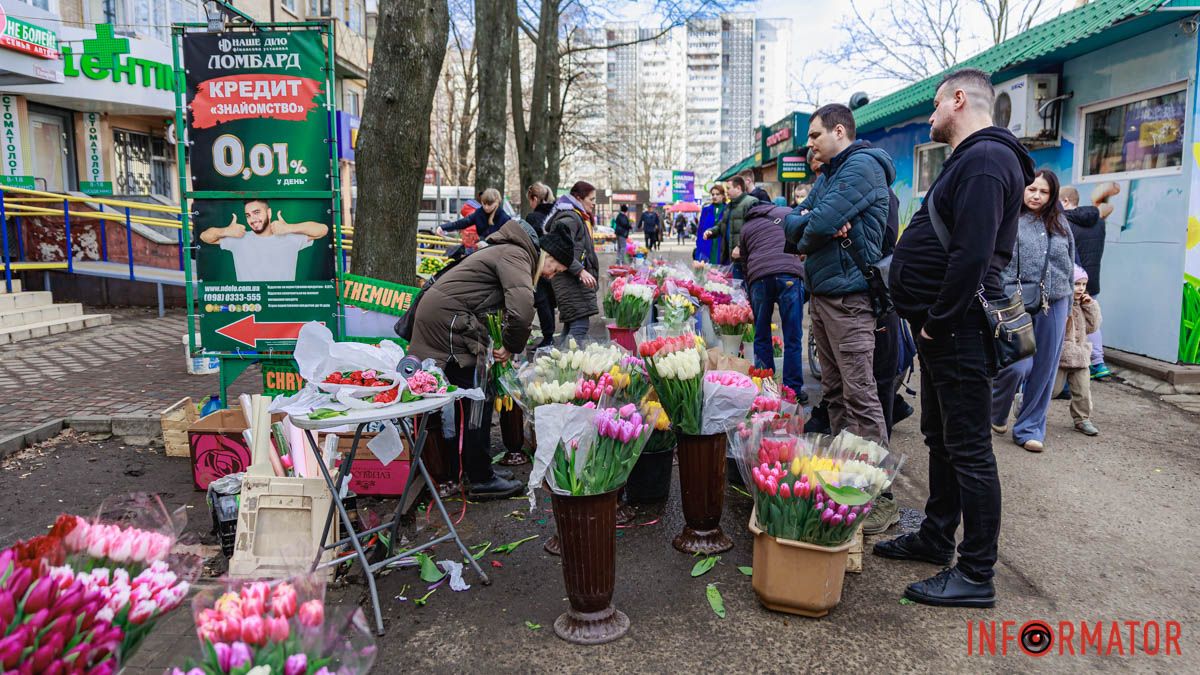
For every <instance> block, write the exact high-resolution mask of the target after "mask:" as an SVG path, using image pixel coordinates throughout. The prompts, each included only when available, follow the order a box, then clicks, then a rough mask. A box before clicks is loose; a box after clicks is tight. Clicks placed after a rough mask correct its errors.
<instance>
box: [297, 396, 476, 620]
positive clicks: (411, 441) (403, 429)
mask: <svg viewBox="0 0 1200 675" xmlns="http://www.w3.org/2000/svg"><path fill="white" fill-rule="evenodd" d="M454 400H457V399H454V398H447V397H429V398H425V399H422V400H419V401H413V402H411V403H396V404H393V405H389V406H385V407H381V408H372V409H368V410H353V409H352V410H347V411H346V414H345V415H342V416H338V417H332V418H327V419H320V420H313V419H309V418H308V417H307V416H306V415H291V416H290V417H291V422H292V424H294V425H295V426H297V427H299V428H301V429H304V433H305V434H306V435H307V437H308V441H309V443H310V444H312V447H313V448H315V449H316V450H317V451H316V453H315V454H316V456H317V466H318V468H320V470H321V476H322V477H323V478H324V479H325V484H326V485H327V486H329V490H330V491H331V492H332V493H333V500H332V502H333V503H332V506H331V507H330V509H329V513H328V514H327V515H326V516H325V529H324V531H323V532H322V534H321V545H320V547H319V548H318V549H317V555H316V559H315V560H314V561H313V566H312V569H313V570H317V569H320V568H322V567H328V566H330V565H339V564H341V563H343V562H345V561H347V560H351V559H355V558H357V559H358V562H359V564H360V565H361V566H362V568H363V571H364V572H365V573H366V577H367V588H368V589H369V590H370V592H371V604H372V608H373V609H374V610H375V626H376V632H377V634H378V635H383V633H384V630H383V615H382V613H381V612H380V610H379V593H378V591H377V590H376V588H375V572H376V571H378V570H380V569H382V568H384V567H386V566H388V565H390V564H392V563H394V562H395V561H397V560H400V559H401V558H407V557H410V556H412V555H413V554H414V553H418V552H420V551H424V550H425V549H428V548H430V547H432V546H436V545H437V544H440V543H442V542H446V541H450V540H454V542H455V543H456V544H458V548H459V550H460V551H462V553H463V557H464V558H465V559H466V560H467V561H468V562H469V563H470V564H471V567H472V568H474V569H475V572H476V573H477V574H478V575H479V578H480V580H481V581H482V582H483V583H484V584H485V585H487V584H489V583H491V580H490V579H488V576H487V574H485V573H484V571H483V569H482V568H480V567H479V563H478V562H477V561H476V560H475V558H474V557H472V556H471V552H470V550H468V549H467V546H466V544H464V543H463V541H462V539H461V538H460V537H459V536H458V530H456V529H454V521H453V520H451V518H450V515H449V514H448V513H446V507H445V506H444V505H443V504H442V500H441V497H439V496H438V493H437V488H436V484H435V483H434V482H433V479H432V478H431V477H430V476H429V471H428V470H427V469H426V468H425V461H424V459H423V458H422V456H421V454H422V449H423V448H424V447H425V438H426V436H427V435H428V433H427V432H428V430H427V429H426V426H427V424H428V421H429V417H430V414H431V413H433V412H436V411H438V410H440V409H441V408H442V407H444V406H445V405H446V403H447V402H451V401H454ZM418 416H419V418H420V421H419V422H418V423H417V428H416V430H415V435H414V429H413V422H414V419H415V418H417V417H418ZM386 420H392V421H393V422H395V424H396V427H397V428H398V430H399V431H400V433H401V435H402V437H403V439H404V440H405V441H407V442H408V447H409V448H410V449H411V454H412V459H411V466H410V469H409V473H408V481H407V483H406V484H405V486H404V492H403V493H402V494H401V495H400V503H399V504H397V505H396V512H395V514H394V515H393V516H392V520H391V522H388V523H384V524H383V525H379V526H378V527H373V528H371V529H369V530H364V531H362V532H356V531H355V530H354V526H353V524H352V523H351V521H350V516H349V515H348V514H347V513H346V508H345V506H343V505H342V500H341V499H340V498H339V495H340V494H341V489H342V483H343V481H344V480H346V476H347V475H348V474H349V473H350V469H351V467H352V465H353V463H354V455H355V453H356V452H357V451H358V445H359V442H360V441H361V440H362V433H363V429H364V428H365V427H366V426H367V425H368V424H370V423H371V422H383V421H386ZM347 425H355V430H354V441H353V443H352V444H351V446H350V453H349V454H348V455H346V457H345V459H343V460H342V464H341V466H340V467H339V468H338V471H337V475H336V476H331V475H330V473H329V467H328V466H327V465H326V464H325V458H324V456H323V454H324V453H323V452H322V451H321V449H320V448H321V446H319V445H317V439H316V437H315V434H314V432H316V431H321V430H327V429H333V428H337V427H342V426H347ZM418 471H419V472H420V474H421V477H422V478H424V479H425V485H428V486H430V490H429V492H430V494H431V495H432V496H433V503H434V506H436V507H437V510H438V513H439V514H440V515H441V517H442V521H443V522H444V523H446V527H447V528H448V529H449V531H448V532H447V533H446V534H443V535H441V536H440V537H436V538H434V539H433V540H432V541H429V542H426V543H424V544H421V545H420V546H415V547H413V548H410V549H408V550H405V551H401V552H399V553H394V552H393V549H394V548H395V544H396V540H397V538H398V534H399V530H400V516H401V510H402V508H403V505H404V503H405V501H406V499H407V498H408V497H409V494H408V493H409V490H413V489H420V488H419V487H415V486H414V482H415V481H414V479H415V478H416V475H417V472H418ZM335 509H336V511H337V514H338V517H339V518H340V519H341V523H342V527H343V528H345V531H346V533H347V536H345V537H343V538H341V539H339V540H337V541H335V542H333V543H332V544H326V541H327V540H328V538H329V528H330V526H331V525H332V523H333V514H334V510H335ZM385 529H386V530H390V532H389V533H390V535H391V536H390V537H389V539H388V547H387V548H388V550H387V557H385V558H384V559H383V560H380V561H379V562H377V563H374V564H372V563H371V562H370V561H369V560H367V554H366V553H365V551H364V549H363V544H362V541H363V538H364V537H370V536H371V535H373V534H375V533H377V532H380V531H382V530H385ZM346 544H350V545H351V546H352V547H354V551H353V552H352V553H347V554H345V555H342V556H338V557H335V558H332V559H330V560H327V561H325V562H321V556H322V554H323V553H324V552H325V551H328V550H329V549H336V548H339V547H341V546H344V545H346Z"/></svg>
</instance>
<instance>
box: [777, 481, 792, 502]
mask: <svg viewBox="0 0 1200 675" xmlns="http://www.w3.org/2000/svg"><path fill="white" fill-rule="evenodd" d="M779 496H780V497H783V498H784V499H791V498H792V489H791V488H790V487H788V484H787V483H784V484H783V485H780V486H779Z"/></svg>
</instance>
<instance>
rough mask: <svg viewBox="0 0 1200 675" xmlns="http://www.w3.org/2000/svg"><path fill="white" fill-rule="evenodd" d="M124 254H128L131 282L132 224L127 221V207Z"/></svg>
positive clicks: (131, 278)
mask: <svg viewBox="0 0 1200 675" xmlns="http://www.w3.org/2000/svg"><path fill="white" fill-rule="evenodd" d="M125 252H126V253H128V254H129V280H130V281H133V280H134V278H133V223H132V222H130V220H129V207H128V206H126V207H125Z"/></svg>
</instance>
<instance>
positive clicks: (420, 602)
mask: <svg viewBox="0 0 1200 675" xmlns="http://www.w3.org/2000/svg"><path fill="white" fill-rule="evenodd" d="M436 592H437V589H436V588H435V589H433V590H432V591H429V592H428V593H426V594H425V595H422V596H421V597H419V598H416V599H415V600H413V604H414V605H416V606H418V607H423V606H425V603H427V602H429V596H431V595H433V594H434V593H436Z"/></svg>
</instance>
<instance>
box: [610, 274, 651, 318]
mask: <svg viewBox="0 0 1200 675" xmlns="http://www.w3.org/2000/svg"><path fill="white" fill-rule="evenodd" d="M653 302H654V286H652V285H649V284H642V283H636V282H634V281H632V280H626V279H625V278H623V277H622V278H617V279H614V280H613V282H612V285H611V286H609V289H608V294H607V295H605V296H604V315H605V316H607V317H608V318H610V319H612V320H613V321H614V322H615V323H616V325H617V327H618V328H638V327H640V326H641V325H642V324H643V323H644V322H645V321H646V317H647V316H648V315H649V314H650V305H651V303H653Z"/></svg>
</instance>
